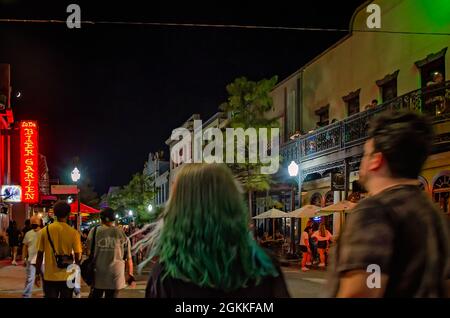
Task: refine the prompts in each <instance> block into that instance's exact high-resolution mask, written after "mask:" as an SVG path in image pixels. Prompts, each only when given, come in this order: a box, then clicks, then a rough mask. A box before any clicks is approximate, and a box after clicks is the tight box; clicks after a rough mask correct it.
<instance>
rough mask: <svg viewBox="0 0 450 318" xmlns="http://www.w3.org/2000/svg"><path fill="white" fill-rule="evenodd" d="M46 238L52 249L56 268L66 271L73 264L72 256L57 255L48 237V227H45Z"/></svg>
mask: <svg viewBox="0 0 450 318" xmlns="http://www.w3.org/2000/svg"><path fill="white" fill-rule="evenodd" d="M47 237H48V241H49V242H50V245H51V247H52V250H53V255H55V259H56V266H57V267H58V268H61V269H66V268H67V267H69V266H70V265H72V264H73V256H72V255H59V254H57V253H56V250H55V246H54V245H53V241H52V239H51V237H50V232H49V230H48V226H47Z"/></svg>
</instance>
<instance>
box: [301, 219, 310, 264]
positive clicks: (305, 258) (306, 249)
mask: <svg viewBox="0 0 450 318" xmlns="http://www.w3.org/2000/svg"><path fill="white" fill-rule="evenodd" d="M311 235H312V228H311V226H306V227H305V229H304V231H303V232H302V237H301V239H300V251H301V252H302V253H303V255H302V271H304V272H307V271H309V268H308V267H307V266H311V265H312V263H311V247H310V245H309V238H310V236H311Z"/></svg>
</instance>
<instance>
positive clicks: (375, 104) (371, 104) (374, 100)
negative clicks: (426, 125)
mask: <svg viewBox="0 0 450 318" xmlns="http://www.w3.org/2000/svg"><path fill="white" fill-rule="evenodd" d="M377 105H378V100H376V99H372V102H371V103H370V106H372V107H375V106H377Z"/></svg>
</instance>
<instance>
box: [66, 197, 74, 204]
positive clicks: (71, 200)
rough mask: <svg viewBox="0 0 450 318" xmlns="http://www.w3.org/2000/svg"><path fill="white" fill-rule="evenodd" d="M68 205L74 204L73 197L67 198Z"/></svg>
mask: <svg viewBox="0 0 450 318" xmlns="http://www.w3.org/2000/svg"><path fill="white" fill-rule="evenodd" d="M67 203H68V204H72V203H73V198H72V197H71V196H69V197H68V198H67Z"/></svg>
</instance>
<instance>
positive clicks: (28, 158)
mask: <svg viewBox="0 0 450 318" xmlns="http://www.w3.org/2000/svg"><path fill="white" fill-rule="evenodd" d="M38 137H39V132H38V126H37V122H36V121H30V120H27V121H21V122H20V184H21V185H22V202H25V203H37V202H39V173H38V172H39V161H38V160H39V157H38V151H39V150H38Z"/></svg>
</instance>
